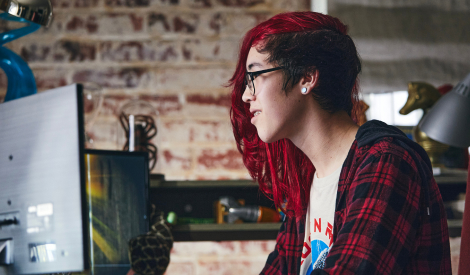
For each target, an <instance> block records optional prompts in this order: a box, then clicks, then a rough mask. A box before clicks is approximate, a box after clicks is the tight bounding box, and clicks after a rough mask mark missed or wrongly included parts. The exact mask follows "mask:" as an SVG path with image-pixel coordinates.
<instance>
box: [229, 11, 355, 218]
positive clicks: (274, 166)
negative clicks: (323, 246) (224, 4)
mask: <svg viewBox="0 0 470 275" xmlns="http://www.w3.org/2000/svg"><path fill="white" fill-rule="evenodd" d="M321 30H327V31H333V32H334V33H336V34H339V35H343V36H347V27H346V26H345V25H344V24H343V23H341V22H340V21H339V20H338V19H337V18H334V17H331V16H328V15H323V14H320V13H315V12H291V13H282V14H278V15H276V16H274V17H272V18H271V19H269V20H267V21H265V22H263V23H260V24H259V25H257V26H255V27H254V28H253V29H251V30H250V31H248V33H247V34H246V35H245V37H244V39H243V43H242V46H241V49H240V54H239V59H238V63H237V67H236V69H235V73H234V74H233V76H232V78H231V79H230V81H229V84H230V86H231V87H232V107H231V110H230V117H231V122H232V127H233V133H234V136H235V140H236V142H237V147H238V150H239V151H240V152H241V153H242V155H243V162H244V164H245V166H246V167H247V169H248V171H249V173H250V175H251V177H252V178H253V179H254V180H256V181H257V182H258V184H259V186H260V189H261V191H262V192H263V193H264V194H265V195H267V196H268V197H269V198H270V199H272V200H273V201H274V203H275V205H276V207H278V208H281V209H282V210H283V211H284V213H286V214H287V215H289V216H294V215H295V216H299V215H302V214H305V211H306V209H307V206H308V201H309V195H310V186H311V183H312V181H313V175H314V172H315V167H314V166H313V164H312V162H311V161H310V159H309V158H308V157H307V156H306V155H305V154H304V153H303V152H302V151H301V150H300V149H298V148H297V147H296V146H295V145H294V144H293V143H292V142H291V141H290V140H288V139H282V140H279V141H276V142H273V143H269V144H267V143H265V142H263V141H262V140H261V139H260V138H259V136H258V134H257V130H256V128H255V126H254V125H252V124H251V122H250V120H251V118H252V114H251V113H250V111H249V108H250V106H249V104H247V103H245V102H243V101H242V95H243V93H244V91H245V83H244V79H245V73H246V60H247V57H248V53H249V51H250V49H251V47H253V46H257V45H259V44H260V42H263V41H265V40H266V39H267V38H272V37H275V36H276V35H281V34H286V33H305V32H310V33H311V32H312V31H321ZM347 37H348V39H349V40H350V38H349V36H347ZM351 43H352V41H351ZM352 44H353V43H352ZM352 47H353V48H354V53H355V56H356V57H357V52H356V50H355V47H354V45H353V46H352ZM342 58H343V57H341V59H342ZM357 62H358V63H359V66H358V67H359V69H358V70H359V71H360V61H359V59H358V57H357ZM323 63H325V62H323ZM311 67H312V66H311ZM313 67H317V66H315V64H314V66H313ZM319 71H320V82H321V81H322V78H321V76H322V70H321V69H320V68H319ZM359 71H357V72H356V74H355V75H354V74H353V76H352V77H353V87H351V88H349V90H348V91H346V93H347V95H348V96H349V99H350V100H349V102H351V101H352V104H349V105H352V107H351V106H350V107H347V108H349V110H346V111H348V113H349V114H351V115H352V117H353V118H354V119H355V107H356V105H357V104H355V103H356V102H357V90H358V87H357V81H356V78H357V74H358V73H359ZM292 84H295V83H292ZM332 101H333V102H334V99H333V100H332ZM352 109H354V110H352ZM333 111H335V110H333ZM285 203H287V204H285ZM284 206H285V207H284ZM286 210H287V211H286Z"/></svg>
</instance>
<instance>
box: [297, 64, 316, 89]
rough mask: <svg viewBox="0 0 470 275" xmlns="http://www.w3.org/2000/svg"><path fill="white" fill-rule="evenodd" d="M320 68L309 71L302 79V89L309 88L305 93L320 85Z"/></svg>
mask: <svg viewBox="0 0 470 275" xmlns="http://www.w3.org/2000/svg"><path fill="white" fill-rule="evenodd" d="M318 76H319V73H318V70H317V69H315V70H314V71H311V72H308V73H307V74H306V75H305V76H304V77H302V78H301V79H300V82H299V85H300V89H302V88H307V92H306V93H303V94H304V95H306V94H309V93H310V92H311V91H312V89H313V88H315V87H316V86H317V85H318Z"/></svg>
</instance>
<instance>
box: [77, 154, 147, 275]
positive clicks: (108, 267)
mask: <svg viewBox="0 0 470 275" xmlns="http://www.w3.org/2000/svg"><path fill="white" fill-rule="evenodd" d="M148 168H149V163H148V153H147V152H123V151H104V150H85V178H86V180H85V181H86V194H87V199H86V200H87V207H88V217H89V218H90V223H89V232H90V239H89V246H90V247H91V250H90V270H89V272H88V273H87V274H91V275H126V274H127V273H128V272H129V270H130V269H131V263H130V261H129V247H128V242H129V240H130V239H131V238H134V237H136V236H139V235H142V234H145V233H147V232H148V230H149V225H148V220H149V219H148V218H147V211H148V202H147V198H148V183H149V175H148V173H149V169H148Z"/></svg>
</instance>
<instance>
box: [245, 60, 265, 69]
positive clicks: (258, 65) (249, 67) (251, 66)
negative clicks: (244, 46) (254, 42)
mask: <svg viewBox="0 0 470 275" xmlns="http://www.w3.org/2000/svg"><path fill="white" fill-rule="evenodd" d="M255 66H256V67H263V64H261V63H258V62H253V63H251V64H250V65H248V70H251V69H252V68H253V67H255Z"/></svg>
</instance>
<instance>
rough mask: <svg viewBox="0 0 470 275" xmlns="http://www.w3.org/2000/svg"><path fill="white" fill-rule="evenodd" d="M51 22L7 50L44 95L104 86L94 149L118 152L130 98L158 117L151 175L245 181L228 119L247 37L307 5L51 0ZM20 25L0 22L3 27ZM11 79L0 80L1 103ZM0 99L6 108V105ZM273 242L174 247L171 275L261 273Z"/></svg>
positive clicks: (271, 0) (240, 0)
mask: <svg viewBox="0 0 470 275" xmlns="http://www.w3.org/2000/svg"><path fill="white" fill-rule="evenodd" d="M52 4H53V8H54V15H55V18H54V21H53V23H52V25H51V27H50V28H49V29H44V28H42V29H40V30H39V31H37V32H36V33H34V34H31V35H29V36H25V37H22V38H20V39H18V40H16V41H13V42H11V43H9V44H8V45H7V46H8V47H9V48H11V49H12V50H13V51H15V52H16V53H19V54H20V55H21V56H22V57H23V58H24V59H25V60H26V61H27V62H28V64H29V65H30V67H31V68H32V69H33V72H34V75H35V77H36V81H37V85H38V90H39V91H44V90H47V89H51V88H55V87H60V86H64V85H67V84H71V83H75V82H95V83H98V84H100V85H101V86H102V87H103V92H104V95H105V97H104V101H103V105H102V109H101V111H100V113H99V116H98V117H97V119H96V121H95V123H94V125H93V127H92V128H91V129H89V130H90V134H91V137H92V138H93V140H94V145H93V146H94V148H97V149H120V148H122V146H123V143H124V140H125V139H124V136H123V135H124V133H123V131H122V130H121V128H120V125H119V124H118V120H117V115H118V110H119V109H120V108H121V107H122V106H123V105H124V104H125V103H126V102H128V101H129V100H131V99H135V98H139V99H143V100H145V101H147V102H149V103H150V104H151V105H152V106H153V107H155V108H156V109H157V110H158V112H159V122H158V124H159V132H158V135H157V138H156V139H155V140H154V142H155V143H157V146H158V149H159V161H158V164H157V166H156V168H155V169H154V170H153V172H154V173H164V174H165V177H166V178H167V179H170V180H171V179H189V180H195V179H227V178H229V179H246V178H248V174H247V172H246V169H245V168H244V166H243V164H242V162H241V158H240V154H239V153H238V151H237V150H236V147H235V143H234V139H233V134H232V129H231V124H230V120H229V108H230V97H229V90H228V89H227V88H224V86H223V85H224V84H225V83H227V81H228V79H229V78H230V76H231V74H232V73H233V71H234V68H235V65H236V61H237V55H238V47H239V44H240V40H241V38H242V36H243V34H244V33H245V32H246V31H247V30H248V29H250V28H251V27H253V26H254V25H255V24H257V23H259V22H261V21H263V20H265V19H267V18H269V17H271V16H272V15H274V14H276V13H279V12H283V11H296V10H308V9H309V8H310V1H309V0H297V1H284V0H94V1H93V0H52ZM17 26H18V24H12V23H5V22H0V29H1V30H6V29H10V28H15V27H17ZM5 92H6V79H5V76H4V74H3V73H1V74H0V97H2V98H3V97H4V95H5ZM2 98H0V102H1V101H2V100H3V99H2ZM273 248H274V241H247V242H198V243H186V242H182V243H175V246H174V249H173V250H172V254H171V264H170V266H169V269H168V271H167V273H166V274H167V275H171V274H175V275H176V274H177V275H181V274H205V275H206V274H209V275H210V274H214V275H215V274H217V275H218V274H226V275H229V274H258V273H259V271H260V270H261V268H262V267H263V265H264V262H265V261H266V258H267V254H268V253H269V252H270V251H272V250H273Z"/></svg>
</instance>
